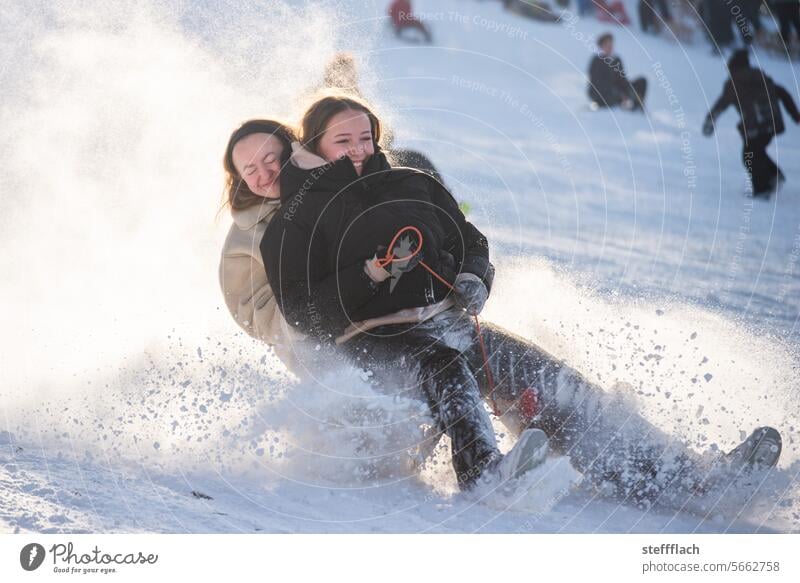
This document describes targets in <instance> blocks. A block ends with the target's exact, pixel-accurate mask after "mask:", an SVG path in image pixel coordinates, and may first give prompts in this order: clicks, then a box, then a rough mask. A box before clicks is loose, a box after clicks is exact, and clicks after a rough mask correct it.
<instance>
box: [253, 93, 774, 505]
mask: <svg viewBox="0 0 800 583" xmlns="http://www.w3.org/2000/svg"><path fill="white" fill-rule="evenodd" d="M380 136H381V124H380V120H379V118H378V117H377V116H376V115H375V113H374V112H373V111H372V110H371V109H370V108H369V107H368V106H367V105H366V104H365V103H364V102H362V101H361V100H358V99H356V98H353V97H350V96H333V95H330V96H326V97H323V98H322V99H320V100H318V101H317V102H315V103H314V104H312V105H311V107H310V108H309V109H308V110H307V112H306V114H305V116H304V117H303V121H302V130H301V141H300V142H296V143H293V144H292V154H291V156H290V159H289V162H288V163H287V164H286V166H285V168H284V170H283V172H282V173H281V197H282V200H283V209H285V210H284V212H282V213H280V215H279V216H277V217H275V218H274V219H273V220H272V222H271V223H270V225H269V226H268V227H267V230H266V232H265V234H264V238H263V239H262V241H261V245H260V249H261V253H262V256H263V263H264V266H265V267H266V273H267V277H268V279H269V281H270V284H271V285H272V289H273V290H275V297H276V298H277V301H278V305H279V306H280V309H281V311H282V312H283V314H284V317H285V319H286V321H287V322H289V323H291V325H292V326H294V327H296V328H297V329H298V331H300V332H301V333H303V334H305V335H307V337H308V338H309V339H313V343H316V346H315V349H314V351H312V353H311V354H310V355H309V356H308V360H307V362H306V364H307V366H309V367H314V366H315V361H314V359H315V358H316V355H317V354H323V358H324V359H325V364H327V362H329V361H328V360H327V357H329V356H330V355H340V356H341V358H342V359H343V360H344V361H345V362H347V363H349V364H350V365H352V366H356V367H358V368H360V369H363V370H365V371H366V372H367V376H368V378H369V379H370V381H371V382H372V383H374V384H375V385H376V386H379V387H380V388H382V389H383V390H384V391H393V392H396V393H398V394H400V393H403V394H408V393H410V394H412V395H418V397H419V398H420V400H422V401H423V402H426V403H427V405H428V407H429V410H430V413H431V416H432V417H433V418H434V420H435V422H436V425H437V428H438V429H439V431H441V432H443V433H445V434H446V435H447V436H448V437H449V438H450V440H451V443H452V460H453V467H454V470H455V472H456V478H457V481H458V485H459V487H460V488H461V489H462V490H470V489H472V488H474V487H475V486H477V485H479V484H482V483H485V484H489V485H490V486H491V487H496V486H499V485H501V484H505V483H506V482H509V481H512V480H514V479H516V478H519V477H521V476H522V475H524V474H525V473H527V472H528V471H529V470H530V469H531V468H532V467H534V466H535V464H537V463H539V462H540V461H541V460H542V458H543V456H544V454H545V453H546V452H547V449H548V447H552V448H553V449H554V450H557V451H560V452H563V453H564V454H566V455H569V456H570V460H571V462H572V463H573V464H574V465H575V466H576V468H577V469H578V470H579V471H581V472H582V473H583V474H584V476H585V477H586V478H587V479H588V480H589V482H590V483H592V484H594V485H596V486H597V487H598V488H600V489H601V490H603V491H604V492H606V493H608V494H614V495H616V496H618V497H621V498H624V499H628V500H631V501H635V502H640V503H643V504H650V503H653V502H654V501H659V502H662V503H664V504H667V505H670V504H673V505H674V504H682V503H683V502H684V501H685V500H686V499H687V497H688V498H693V497H694V496H696V495H698V494H701V493H702V492H703V491H704V489H705V488H707V487H708V486H709V480H710V481H711V483H712V484H713V483H714V480H719V479H722V480H724V479H726V478H725V476H729V475H730V474H729V472H730V471H734V472H744V473H747V472H748V470H752V469H753V468H755V467H760V466H763V467H765V468H767V467H771V466H772V465H774V464H775V463H776V462H777V459H778V456H779V454H780V445H781V442H780V435H779V434H778V433H777V432H776V431H775V430H774V429H770V428H759V429H757V430H756V431H755V432H753V434H752V435H751V436H750V437H749V438H748V439H747V440H746V441H745V442H744V443H743V444H742V445H740V446H739V447H738V448H736V449H735V450H734V451H733V452H731V454H729V455H727V456H722V457H719V458H717V457H715V458H714V459H713V460H710V459H706V460H703V459H701V457H700V456H699V455H698V454H697V453H695V452H693V451H692V450H691V449H690V448H688V447H686V446H685V445H683V444H681V443H679V442H678V441H676V440H675V439H674V437H671V436H669V435H668V434H666V433H664V432H663V431H661V430H660V429H658V428H657V427H655V426H653V425H652V424H651V423H650V422H648V421H647V420H646V419H645V418H644V417H643V416H642V415H641V414H640V413H638V412H637V411H636V410H635V409H634V408H633V407H632V406H631V405H630V404H627V403H626V402H624V401H623V400H621V399H619V398H616V397H615V396H614V395H612V394H609V393H606V392H605V391H604V390H603V389H601V388H600V387H598V386H596V385H594V384H592V383H591V382H590V381H589V380H588V379H586V378H585V377H584V376H583V375H581V374H580V373H579V372H578V371H577V370H575V369H573V368H571V367H569V366H568V365H567V364H566V363H564V362H563V361H561V360H559V359H557V358H555V357H553V356H552V355H550V354H548V353H547V352H545V351H544V350H542V349H541V348H540V347H538V346H536V345H535V344H534V343H532V342H529V341H527V340H525V339H523V338H520V337H519V336H516V335H514V334H512V333H510V332H508V331H506V330H503V329H502V328H500V327H499V326H496V325H494V324H492V323H490V322H482V323H480V325H479V324H478V319H477V318H478V314H480V312H481V311H482V309H483V307H484V305H485V303H486V300H487V298H488V297H489V292H490V290H491V287H492V283H493V279H494V267H493V266H492V264H491V262H490V261H489V243H488V240H487V239H486V237H485V236H484V235H483V234H482V233H481V232H480V231H479V230H478V229H477V228H476V227H475V226H474V225H473V224H471V223H470V222H469V221H467V219H466V218H465V217H464V215H463V214H462V213H461V211H460V210H459V208H458V205H457V204H456V202H455V200H454V199H453V197H452V195H451V194H450V193H449V192H448V191H447V189H446V188H444V186H443V185H442V184H440V183H439V182H437V181H436V180H435V179H433V178H432V177H431V176H430V175H428V174H425V173H423V172H419V171H416V170H413V169H409V168H392V167H391V166H390V165H389V164H388V162H387V159H386V156H385V155H384V153H383V152H382V150H381V148H380V146H379V141H380ZM482 396H486V398H487V399H488V400H489V402H490V403H491V404H492V408H493V410H494V411H495V414H496V415H497V416H498V417H499V418H500V420H501V421H502V422H504V423H506V424H507V426H508V427H509V428H510V429H511V430H512V431H513V432H514V433H515V434H516V435H517V436H518V440H517V443H516V444H515V445H514V446H513V448H512V449H511V451H510V452H509V453H508V454H506V455H503V454H502V453H501V452H500V451H499V449H498V446H497V441H496V436H495V432H494V429H493V426H492V423H491V419H490V417H489V414H488V412H487V411H486V410H485V409H484V406H483V401H482Z"/></svg>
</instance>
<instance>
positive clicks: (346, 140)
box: [317, 109, 375, 176]
mask: <svg viewBox="0 0 800 583" xmlns="http://www.w3.org/2000/svg"><path fill="white" fill-rule="evenodd" d="M317 147H318V150H319V153H320V155H321V156H322V157H323V158H325V159H326V160H328V161H329V162H333V161H334V160H339V159H340V158H344V157H345V156H347V157H348V158H350V160H351V161H352V162H353V166H354V167H355V169H356V174H358V175H359V176H361V173H362V172H363V170H364V163H365V162H366V161H367V159H368V158H369V157H370V156H372V155H373V154H374V153H375V147H374V145H373V142H372V126H371V125H370V122H369V118H368V117H367V114H365V113H364V112H362V111H355V110H352V109H347V110H345V111H342V112H339V113H337V114H336V115H334V116H333V117H331V119H330V121H329V122H328V125H327V126H325V133H324V134H323V135H322V137H321V138H320V140H319V145H318V146H317Z"/></svg>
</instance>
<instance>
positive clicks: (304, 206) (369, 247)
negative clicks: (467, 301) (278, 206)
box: [261, 149, 494, 341]
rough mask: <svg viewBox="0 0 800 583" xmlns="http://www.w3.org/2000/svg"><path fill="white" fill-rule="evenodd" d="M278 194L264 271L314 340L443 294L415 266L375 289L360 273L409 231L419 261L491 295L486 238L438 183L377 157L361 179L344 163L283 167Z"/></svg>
mask: <svg viewBox="0 0 800 583" xmlns="http://www.w3.org/2000/svg"><path fill="white" fill-rule="evenodd" d="M281 191H282V192H283V193H284V196H283V198H284V203H283V207H282V212H281V214H280V215H279V216H277V217H275V218H274V219H273V220H272V222H271V223H270V225H269V228H268V229H267V231H266V233H265V235H264V238H263V239H262V241H261V253H262V256H263V259H264V266H265V268H266V271H267V275H268V278H269V282H270V285H271V286H272V289H273V290H274V293H275V297H276V298H277V300H278V305H279V306H280V308H281V310H282V311H283V314H284V316H285V317H286V320H287V322H289V324H290V325H293V326H295V327H296V328H299V329H300V330H301V331H303V332H305V333H307V334H310V335H312V336H314V338H315V339H317V340H323V341H327V340H331V339H332V338H335V337H336V336H338V335H339V334H341V333H342V331H343V330H344V329H345V328H346V327H347V326H348V325H349V324H350V323H351V322H359V321H362V320H366V319H368V318H376V317H380V316H385V315H387V314H392V313H394V312H397V311H398V310H401V309H405V308H412V307H422V306H427V305H430V304H434V303H437V302H440V301H442V300H444V299H445V298H446V297H447V296H448V294H449V293H450V290H449V288H447V287H446V286H445V285H444V284H442V283H441V282H439V281H438V280H437V279H436V278H434V277H433V276H432V275H431V274H430V273H429V272H428V271H427V270H426V269H425V268H424V267H422V266H421V265H418V266H417V267H415V268H414V269H412V270H411V271H409V272H407V273H404V274H401V275H399V277H397V278H396V279H395V278H390V279H388V280H386V281H384V282H382V283H379V284H376V283H374V282H373V281H372V280H371V279H370V278H369V277H368V276H367V274H366V273H365V271H364V263H365V261H366V260H367V259H371V258H372V257H373V256H375V254H376V251H377V249H378V247H379V246H381V245H383V246H384V247H388V245H389V243H390V242H391V240H392V238H393V237H394V235H395V233H397V232H398V231H399V230H400V229H401V228H403V227H405V226H407V225H413V226H415V227H417V228H418V229H419V230H420V231H421V232H422V235H423V244H422V251H421V258H422V260H423V261H424V262H425V263H426V264H427V265H429V266H430V267H431V268H432V269H433V270H435V271H436V273H438V274H439V275H441V276H442V277H443V278H444V279H445V280H447V281H448V282H451V283H452V282H453V280H454V279H455V277H456V275H457V274H458V273H459V272H461V271H464V272H468V273H472V274H474V275H477V276H478V277H480V278H481V279H482V281H483V282H484V284H485V285H486V287H487V289H490V288H491V283H492V278H493V274H494V269H493V267H492V265H491V264H490V263H489V248H488V243H487V241H486V237H484V236H483V235H482V234H481V233H480V231H478V229H476V228H475V227H474V226H473V225H472V224H471V223H469V222H468V221H467V220H466V219H465V217H464V215H463V214H462V212H461V211H460V210H459V208H458V205H457V203H456V201H455V199H454V198H453V197H452V195H451V194H450V193H449V192H448V191H447V190H446V189H445V188H444V187H443V186H442V185H441V184H440V183H438V182H437V181H436V180H434V179H433V178H432V177H431V176H429V175H427V174H425V173H423V172H420V171H417V170H412V169H410V168H392V167H391V166H389V164H388V162H387V161H386V157H385V156H384V154H383V153H382V152H381V151H380V149H377V151H376V153H375V154H374V155H372V156H371V157H370V158H369V159H368V160H367V161H366V163H365V165H364V169H363V173H362V176H361V177H359V176H358V175H357V174H356V171H355V168H354V167H353V164H352V162H351V161H350V159H349V158H344V159H342V160H339V161H337V162H333V163H328V164H326V165H324V166H321V167H318V168H315V169H313V170H303V169H300V168H298V167H296V166H294V165H293V164H292V163H289V164H288V165H287V166H286V167H285V168H284V169H283V171H282V173H281ZM387 269H390V268H389V267H387Z"/></svg>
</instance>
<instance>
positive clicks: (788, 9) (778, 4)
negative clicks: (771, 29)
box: [772, 0, 800, 50]
mask: <svg viewBox="0 0 800 583" xmlns="http://www.w3.org/2000/svg"><path fill="white" fill-rule="evenodd" d="M772 10H773V11H774V13H775V16H776V17H777V18H778V22H779V23H780V35H781V39H782V40H783V43H784V45H785V47H786V50H790V48H791V46H792V38H791V37H792V29H793V28H794V32H795V36H796V38H797V43H798V44H800V0H772Z"/></svg>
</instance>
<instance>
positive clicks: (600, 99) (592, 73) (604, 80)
mask: <svg viewBox="0 0 800 583" xmlns="http://www.w3.org/2000/svg"><path fill="white" fill-rule="evenodd" d="M587 93H588V95H589V99H590V100H591V101H594V102H595V103H597V104H598V105H599V106H601V107H614V106H615V105H619V104H620V102H622V101H623V100H625V99H633V97H634V94H633V89H632V88H631V84H630V81H628V77H627V76H626V75H625V68H624V67H623V66H622V61H621V60H620V59H619V57H616V56H608V57H601V56H600V55H595V56H594V57H593V58H592V60H591V62H590V63H589V86H588V87H587Z"/></svg>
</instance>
